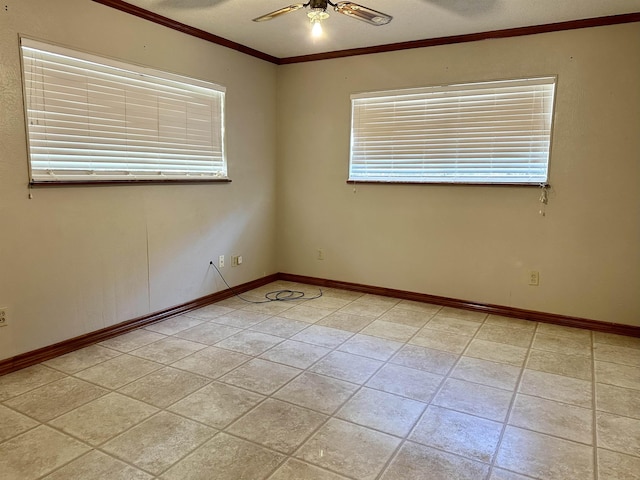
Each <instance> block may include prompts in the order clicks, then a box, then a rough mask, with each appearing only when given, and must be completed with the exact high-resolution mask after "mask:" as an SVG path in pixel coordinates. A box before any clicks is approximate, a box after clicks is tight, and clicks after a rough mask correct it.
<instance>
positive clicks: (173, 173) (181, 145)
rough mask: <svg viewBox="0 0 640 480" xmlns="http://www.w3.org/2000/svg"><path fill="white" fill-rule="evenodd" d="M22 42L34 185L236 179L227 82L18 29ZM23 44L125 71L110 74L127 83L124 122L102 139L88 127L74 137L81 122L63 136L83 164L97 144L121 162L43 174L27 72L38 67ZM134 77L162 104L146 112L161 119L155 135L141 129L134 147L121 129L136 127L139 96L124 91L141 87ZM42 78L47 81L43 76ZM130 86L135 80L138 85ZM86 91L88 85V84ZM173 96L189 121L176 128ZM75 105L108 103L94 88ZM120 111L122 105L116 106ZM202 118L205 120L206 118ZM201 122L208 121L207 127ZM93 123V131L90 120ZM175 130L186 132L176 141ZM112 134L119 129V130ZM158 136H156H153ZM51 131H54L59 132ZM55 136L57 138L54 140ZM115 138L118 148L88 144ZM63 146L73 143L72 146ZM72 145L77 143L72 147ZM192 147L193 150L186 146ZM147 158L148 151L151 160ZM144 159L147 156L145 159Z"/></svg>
mask: <svg viewBox="0 0 640 480" xmlns="http://www.w3.org/2000/svg"><path fill="white" fill-rule="evenodd" d="M19 43H20V45H19V49H20V61H21V74H22V87H23V100H24V118H25V134H26V148H27V165H28V175H29V185H30V186H32V187H42V186H46V187H49V186H90V185H91V186H97V185H149V184H201V183H230V182H231V179H229V177H228V162H227V153H226V131H225V121H226V114H225V113H226V112H225V110H226V105H225V103H226V101H225V98H226V88H225V87H224V86H221V85H218V84H215V83H213V82H209V81H204V80H200V79H196V78H192V77H187V76H184V75H178V74H175V73H171V72H167V71H162V70H159V69H155V68H150V67H146V66H142V65H139V64H134V63H131V62H124V61H121V60H117V59H113V58H110V57H106V56H103V55H97V54H93V53H87V52H84V51H81V50H77V49H74V48H70V47H66V46H61V45H57V44H53V43H50V42H46V41H41V40H36V39H33V38H30V37H26V36H20V42H19ZM25 49H30V50H31V51H35V50H41V51H43V52H45V53H44V56H45V57H46V56H47V55H53V56H57V57H59V58H62V57H66V59H71V60H66V59H65V60H62V62H63V63H64V62H66V61H69V62H70V63H73V62H76V63H77V64H87V65H90V64H93V65H95V68H96V71H98V75H100V74H101V73H102V72H106V73H105V75H107V76H109V74H110V73H111V74H113V73H116V72H122V73H121V76H120V77H117V76H116V75H112V76H111V78H112V79H115V80H114V82H113V85H117V86H118V87H121V89H122V92H123V96H124V102H120V103H119V104H118V107H120V108H121V109H124V117H121V118H119V121H120V123H119V124H118V126H117V127H113V128H112V130H114V131H116V133H113V134H110V133H107V134H106V135H107V137H104V136H103V137H102V138H101V139H100V140H97V139H99V138H100V137H96V136H91V134H90V133H89V134H87V135H85V136H84V137H85V140H84V142H82V141H80V142H75V141H74V140H73V139H72V137H74V136H76V138H81V137H82V134H80V133H77V134H76V132H75V129H73V130H74V131H73V133H70V134H66V135H65V137H68V138H65V141H64V143H68V144H69V145H70V147H69V149H68V150H69V151H70V152H71V153H70V154H69V157H71V156H72V155H74V153H77V152H79V154H78V155H77V158H80V159H81V161H83V159H84V164H85V165H86V164H87V163H88V162H92V158H93V157H92V155H91V152H94V151H97V152H98V155H102V156H99V159H102V160H103V161H107V162H108V163H113V164H114V165H118V166H119V167H122V168H119V169H109V168H97V169H94V172H95V171H96V170H98V171H99V174H97V175H96V174H95V173H93V174H92V173H90V169H88V168H82V167H83V164H81V163H78V164H77V165H76V166H75V167H76V168H75V169H74V168H69V169H68V170H65V172H70V173H66V174H60V175H55V174H50V175H45V174H44V173H43V172H45V171H46V170H45V169H44V168H42V167H41V166H40V165H42V162H40V165H38V163H37V160H35V161H34V157H35V154H34V150H35V149H36V145H38V144H37V141H36V140H34V138H35V137H37V136H38V135H37V134H35V133H34V132H33V131H32V129H31V126H32V123H31V122H32V121H33V120H34V119H35V115H36V114H35V113H33V111H30V107H31V104H30V101H31V97H32V92H29V91H28V89H29V88H30V87H29V86H28V78H29V80H32V79H33V77H34V75H35V74H34V72H33V71H32V72H28V71H27V68H28V67H27V63H28V62H30V61H31V60H29V59H28V58H27V56H26V54H25ZM36 68H37V67H36ZM89 75H91V73H89ZM43 77H44V75H43ZM123 79H124V80H123ZM136 82H138V83H139V84H142V83H147V82H148V83H149V86H148V87H145V88H146V90H147V92H146V93H148V92H150V93H148V98H147V99H151V100H155V101H156V102H157V105H155V106H152V107H150V108H147V111H149V112H152V111H153V110H154V109H155V110H156V112H155V113H153V114H152V115H151V116H148V117H147V116H142V117H141V118H143V120H146V121H151V120H155V121H157V125H155V126H153V127H151V128H152V129H153V128H155V129H156V130H155V131H151V130H150V131H151V132H152V133H151V134H150V135H151V137H149V135H146V136H144V135H139V137H140V138H142V140H141V141H139V142H138V143H135V144H134V146H133V149H132V150H131V151H129V143H130V142H128V141H126V142H123V141H122V139H123V138H124V137H123V136H126V135H127V133H126V132H127V129H131V127H130V124H129V122H130V120H131V117H127V107H129V109H130V110H131V109H132V108H135V105H134V107H131V105H132V103H137V102H136V100H135V96H133V95H131V92H129V93H130V95H129V96H130V97H131V98H132V99H134V100H133V101H128V100H127V96H126V93H124V92H125V91H126V90H127V89H131V90H132V91H135V85H134V83H136ZM154 82H155V85H154ZM41 83H43V84H44V83H45V82H44V81H41ZM97 84H99V85H100V86H102V84H100V83H99V80H98V83H97ZM160 84H163V85H160ZM60 85H62V84H60ZM131 85H133V87H132V86H131ZM58 86H59V85H58ZM45 88H46V87H43V88H42V90H41V91H38V92H37V93H38V94H40V95H41V97H39V98H38V100H42V101H43V102H44V98H45V97H44V95H45ZM87 90H90V89H89V88H87ZM113 90H115V89H113ZM165 90H166V91H165ZM167 92H169V93H167ZM209 95H211V96H209ZM105 97H106V95H105ZM198 102H200V103H198ZM140 103H142V102H140ZM172 103H173V105H175V104H178V105H180V108H182V110H183V111H181V112H180V114H181V116H180V120H179V122H183V124H180V125H178V126H177V127H176V126H175V125H174V122H175V121H178V120H175V121H174V117H173V115H172V108H171V106H173V105H171V104H172ZM77 105H81V106H85V105H86V109H87V112H89V111H90V109H91V108H92V107H94V108H95V109H96V110H97V109H99V108H100V106H102V107H104V106H105V105H106V103H105V104H102V105H101V104H100V103H99V102H95V103H91V102H90V100H89V94H87V100H86V104H82V103H77ZM96 105H98V107H96ZM168 105H169V106H168ZM163 107H164V109H163ZM198 108H200V110H199V111H198V112H197V113H198V114H200V115H199V118H197V119H196V117H197V116H198V115H194V114H193V111H194V110H198ZM203 112H208V113H206V115H205V116H204V117H203V116H202V115H201V113H203ZM38 113H39V114H40V115H42V116H44V115H45V112H44V111H40V112H38ZM118 113H122V112H121V111H118ZM63 115H64V114H63ZM163 115H164V118H165V119H169V120H168V122H167V123H166V125H165V124H163V121H162V119H161V117H162V116H163ZM207 117H210V119H209V120H208V121H207V119H206V118H207ZM78 118H81V119H82V120H83V121H86V122H87V125H90V123H91V121H92V120H95V119H97V121H98V122H99V121H100V120H103V119H104V118H100V117H98V116H96V117H91V116H90V115H89V114H87V115H86V116H84V117H78ZM203 118H204V120H202V119H203ZM197 121H200V125H198V126H197V127H190V125H188V123H191V124H192V125H195V124H197V123H198V122H197ZM54 123H55V122H54ZM201 125H204V127H202V126H201ZM100 126H102V125H100ZM162 129H164V130H165V133H164V134H163V133H162V132H161V130H162ZM34 130H35V128H34ZM44 130H45V131H46V130H47V127H46V126H45V127H44ZM51 130H54V127H51ZM69 130H71V129H69ZM88 130H89V131H90V127H89V128H88ZM105 130H107V129H105ZM118 130H119V131H118ZM170 131H172V133H169V134H167V133H166V132H170ZM176 131H179V133H178V134H177V135H178V136H179V137H181V138H179V139H178V140H176V134H175V133H173V132H176ZM203 132H204V136H203V137H201V138H197V135H198V134H203ZM110 135H113V137H112V136H110ZM154 135H155V136H156V137H157V138H155V139H154V138H153V136H154ZM51 136H52V137H55V134H53V135H51ZM132 136H133V134H132ZM194 136H196V138H197V140H196V143H198V144H197V145H196V146H193V145H192V143H191V142H192V141H193V139H194ZM40 137H42V135H40ZM45 137H46V134H45ZM104 138H107V141H104ZM150 138H151V139H150ZM198 140H199V142H198ZM52 141H53V142H55V140H52ZM109 141H111V142H112V144H113V145H114V147H113V148H110V147H109V146H108V145H107V146H106V147H104V145H102V147H103V148H104V149H103V150H100V147H98V148H96V150H93V149H91V150H89V147H90V146H92V145H95V144H96V143H98V142H100V143H102V144H105V143H109ZM39 142H40V145H44V142H47V140H44V141H42V140H40V141H39ZM91 142H93V143H91ZM131 143H133V142H131ZM162 143H165V145H168V147H166V146H163V145H161V144H162ZM125 144H126V145H125ZM64 147H67V145H65V146H64ZM83 147H84V149H85V150H84V151H85V152H87V153H82V152H81V149H82V148H83ZM185 147H186V148H185ZM55 148H56V147H53V148H52V151H53V150H55ZM135 148H138V149H139V150H138V151H137V152H136V151H135ZM73 149H77V150H75V151H74V150H73ZM123 149H124V150H123ZM147 149H148V150H149V153H148V152H147V151H146V150H147ZM154 149H155V150H154ZM187 149H188V150H191V151H192V152H187ZM114 151H115V152H116V155H115V156H114V157H109V156H108V155H109V152H111V153H113V152H114ZM141 151H142V153H141ZM171 152H173V155H174V161H173V163H171V162H172V160H171V159H170V158H169V157H171V155H172V153H171ZM193 152H195V153H193ZM118 153H120V155H118ZM155 153H157V157H156V160H157V162H156V163H154V162H153V158H154V154H155ZM52 156H53V154H52ZM118 157H119V158H121V159H123V160H121V161H120V162H118V161H117V160H116V161H113V162H111V159H112V158H118ZM144 157H146V159H145V158H144ZM140 158H143V159H142V160H139V159H140ZM175 158H181V159H183V161H181V162H180V161H178V160H175ZM147 159H148V160H147ZM73 161H74V160H69V161H68V162H67V165H69V166H73ZM54 164H55V162H54ZM95 164H96V165H98V166H99V167H103V165H101V164H100V161H99V160H98V161H97V162H95ZM127 164H130V165H133V166H134V167H133V168H125V167H126V166H127ZM163 164H164V165H165V166H168V167H169V168H168V169H167V168H166V167H165V169H164V171H163V169H162V165H163ZM181 164H182V165H181ZM201 166H204V167H201ZM136 167H138V169H136ZM140 167H142V168H140ZM155 167H159V168H155ZM171 168H173V170H171ZM177 169H180V171H177ZM60 171H62V170H58V172H60Z"/></svg>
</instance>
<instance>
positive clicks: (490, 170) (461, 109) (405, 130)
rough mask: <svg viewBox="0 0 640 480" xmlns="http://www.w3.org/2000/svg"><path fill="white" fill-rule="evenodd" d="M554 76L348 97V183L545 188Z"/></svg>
mask: <svg viewBox="0 0 640 480" xmlns="http://www.w3.org/2000/svg"><path fill="white" fill-rule="evenodd" d="M555 83H556V79H555V77H541V78H530V79H521V80H504V81H496V82H483V83H470V84H458V85H447V86H438V87H426V88H417V89H408V90H395V91H386V92H375V93H365V94H356V95H352V96H351V103H352V125H351V158H350V168H349V180H352V181H379V182H424V183H525V184H529V183H533V184H540V183H545V182H547V176H548V163H549V148H550V143H551V142H550V138H551V127H552V125H551V124H552V117H553V115H552V114H553V100H554V92H555Z"/></svg>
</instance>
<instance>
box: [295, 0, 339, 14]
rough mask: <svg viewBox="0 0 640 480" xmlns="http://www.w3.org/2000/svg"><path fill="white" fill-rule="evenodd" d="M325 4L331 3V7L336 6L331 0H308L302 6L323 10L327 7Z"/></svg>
mask: <svg viewBox="0 0 640 480" xmlns="http://www.w3.org/2000/svg"><path fill="white" fill-rule="evenodd" d="M327 5H331V6H332V7H333V8H335V7H336V4H335V3H333V2H331V0H309V1H308V2H307V3H305V4H304V5H303V7H304V8H307V7H311V9H321V10H323V11H324V10H326V9H327Z"/></svg>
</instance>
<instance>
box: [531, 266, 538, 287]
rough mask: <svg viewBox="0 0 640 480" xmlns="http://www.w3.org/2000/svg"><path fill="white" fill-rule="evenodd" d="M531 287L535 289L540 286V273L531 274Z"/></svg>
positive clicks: (532, 271) (533, 272)
mask: <svg viewBox="0 0 640 480" xmlns="http://www.w3.org/2000/svg"><path fill="white" fill-rule="evenodd" d="M529 285H531V286H534V287H537V286H538V285H540V272H536V271H535V270H531V271H530V272H529Z"/></svg>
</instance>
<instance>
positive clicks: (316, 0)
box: [253, 0, 393, 35]
mask: <svg viewBox="0 0 640 480" xmlns="http://www.w3.org/2000/svg"><path fill="white" fill-rule="evenodd" d="M329 5H330V6H332V7H333V9H334V10H335V11H336V12H338V13H342V14H344V15H346V16H348V17H351V18H355V19H357V20H362V21H363V22H366V23H368V24H369V25H375V26H380V25H386V24H387V23H389V22H390V21H391V19H392V18H393V17H392V16H391V15H387V14H386V13H382V12H378V11H377V10H372V9H371V8H367V7H364V6H362V5H358V4H357V3H353V2H338V3H333V2H331V0H309V1H308V2H307V3H295V4H293V5H289V6H288V7H284V8H281V9H279V10H276V11H274V12H271V13H267V14H266V15H262V16H260V17H257V18H254V19H253V21H254V22H265V21H267V20H271V19H273V18H276V17H279V16H280V15H284V14H285V13H290V12H295V11H296V10H300V9H301V8H309V10H310V11H309V13H307V16H308V17H309V18H310V19H311V23H312V24H313V33H314V35H318V34H321V33H322V27H321V26H320V22H321V21H322V20H325V19H327V18H329V14H328V13H327V8H328V6H329Z"/></svg>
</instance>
